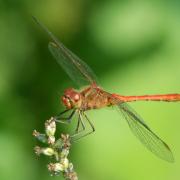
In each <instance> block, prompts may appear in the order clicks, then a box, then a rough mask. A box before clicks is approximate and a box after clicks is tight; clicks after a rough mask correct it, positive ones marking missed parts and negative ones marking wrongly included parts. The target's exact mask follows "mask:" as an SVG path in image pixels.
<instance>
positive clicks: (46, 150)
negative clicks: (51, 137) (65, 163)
mask: <svg viewBox="0 0 180 180" xmlns="http://www.w3.org/2000/svg"><path fill="white" fill-rule="evenodd" d="M34 150H35V153H36V154H37V155H40V154H44V155H46V156H52V155H54V154H55V151H54V150H53V149H52V148H41V147H39V146H36V147H35V148H34Z"/></svg>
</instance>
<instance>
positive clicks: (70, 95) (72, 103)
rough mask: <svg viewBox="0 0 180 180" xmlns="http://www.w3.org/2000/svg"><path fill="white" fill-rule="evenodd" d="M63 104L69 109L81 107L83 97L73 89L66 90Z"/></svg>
mask: <svg viewBox="0 0 180 180" xmlns="http://www.w3.org/2000/svg"><path fill="white" fill-rule="evenodd" d="M62 102H63V104H64V105H65V106H66V108H67V109H72V108H74V107H79V106H80V103H81V95H80V93H79V92H78V91H76V90H74V89H73V88H70V89H66V90H65V92H64V95H63V96H62Z"/></svg>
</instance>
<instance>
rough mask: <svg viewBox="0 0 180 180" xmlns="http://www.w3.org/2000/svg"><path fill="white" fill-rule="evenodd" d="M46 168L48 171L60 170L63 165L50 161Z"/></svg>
mask: <svg viewBox="0 0 180 180" xmlns="http://www.w3.org/2000/svg"><path fill="white" fill-rule="evenodd" d="M48 170H49V171H50V172H60V171H63V165H62V164H61V163H54V164H53V163H50V164H48Z"/></svg>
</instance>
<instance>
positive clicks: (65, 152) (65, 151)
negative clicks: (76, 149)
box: [61, 149, 69, 158]
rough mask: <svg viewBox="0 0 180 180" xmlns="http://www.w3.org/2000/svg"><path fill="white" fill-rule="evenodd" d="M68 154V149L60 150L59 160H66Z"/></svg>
mask: <svg viewBox="0 0 180 180" xmlns="http://www.w3.org/2000/svg"><path fill="white" fill-rule="evenodd" d="M68 154H69V150H68V149H62V151H61V158H66V157H67V156H68Z"/></svg>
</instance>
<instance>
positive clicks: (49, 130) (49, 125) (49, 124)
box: [45, 117, 56, 136]
mask: <svg viewBox="0 0 180 180" xmlns="http://www.w3.org/2000/svg"><path fill="white" fill-rule="evenodd" d="M45 130H46V135H47V136H54V134H55V132H56V123H55V120H54V118H53V117H51V119H49V120H47V121H46V123H45Z"/></svg>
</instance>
